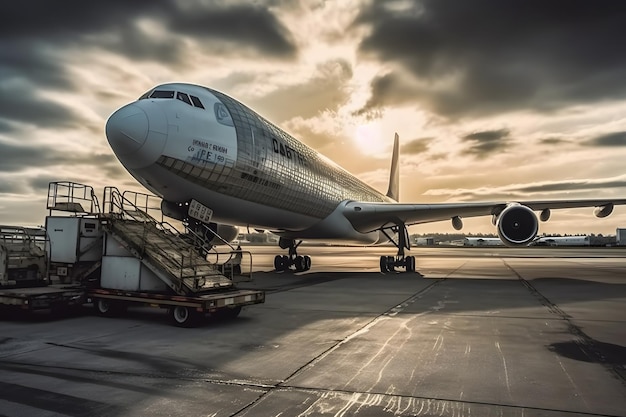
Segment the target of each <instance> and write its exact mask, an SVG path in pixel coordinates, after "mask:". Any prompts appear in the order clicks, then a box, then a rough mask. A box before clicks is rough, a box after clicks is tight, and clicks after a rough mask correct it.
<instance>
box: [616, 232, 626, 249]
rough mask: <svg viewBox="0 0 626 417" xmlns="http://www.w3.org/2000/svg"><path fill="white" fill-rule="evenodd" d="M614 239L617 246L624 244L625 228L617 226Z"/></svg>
mask: <svg viewBox="0 0 626 417" xmlns="http://www.w3.org/2000/svg"><path fill="white" fill-rule="evenodd" d="M615 241H616V243H617V246H626V229H620V228H618V229H617V230H616V231H615Z"/></svg>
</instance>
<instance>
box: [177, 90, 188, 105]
mask: <svg viewBox="0 0 626 417" xmlns="http://www.w3.org/2000/svg"><path fill="white" fill-rule="evenodd" d="M176 98H177V99H179V100H180V101H184V102H185V103H187V104H189V105H190V106H191V105H192V104H191V100H189V96H188V95H187V94H185V93H181V92H180V91H179V92H178V93H177V94H176Z"/></svg>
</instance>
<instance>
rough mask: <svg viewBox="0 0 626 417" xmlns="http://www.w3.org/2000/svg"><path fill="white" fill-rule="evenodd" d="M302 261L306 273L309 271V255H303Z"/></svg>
mask: <svg viewBox="0 0 626 417" xmlns="http://www.w3.org/2000/svg"><path fill="white" fill-rule="evenodd" d="M302 260H303V263H304V270H305V271H308V270H309V269H311V257H310V256H309V255H304V257H303V258H302Z"/></svg>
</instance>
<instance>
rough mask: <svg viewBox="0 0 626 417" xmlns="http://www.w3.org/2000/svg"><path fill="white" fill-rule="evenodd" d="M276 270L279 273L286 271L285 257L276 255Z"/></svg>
mask: <svg viewBox="0 0 626 417" xmlns="http://www.w3.org/2000/svg"><path fill="white" fill-rule="evenodd" d="M274 269H275V270H277V271H282V270H284V269H285V265H284V264H283V257H282V256H280V255H276V256H275V257H274Z"/></svg>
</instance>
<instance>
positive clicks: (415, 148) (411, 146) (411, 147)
mask: <svg viewBox="0 0 626 417" xmlns="http://www.w3.org/2000/svg"><path fill="white" fill-rule="evenodd" d="M432 140H433V138H420V139H413V140H411V141H409V142H407V143H405V144H403V145H402V146H401V147H400V152H401V153H402V154H409V155H416V154H420V153H424V152H426V151H428V147H429V146H430V142H432Z"/></svg>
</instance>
